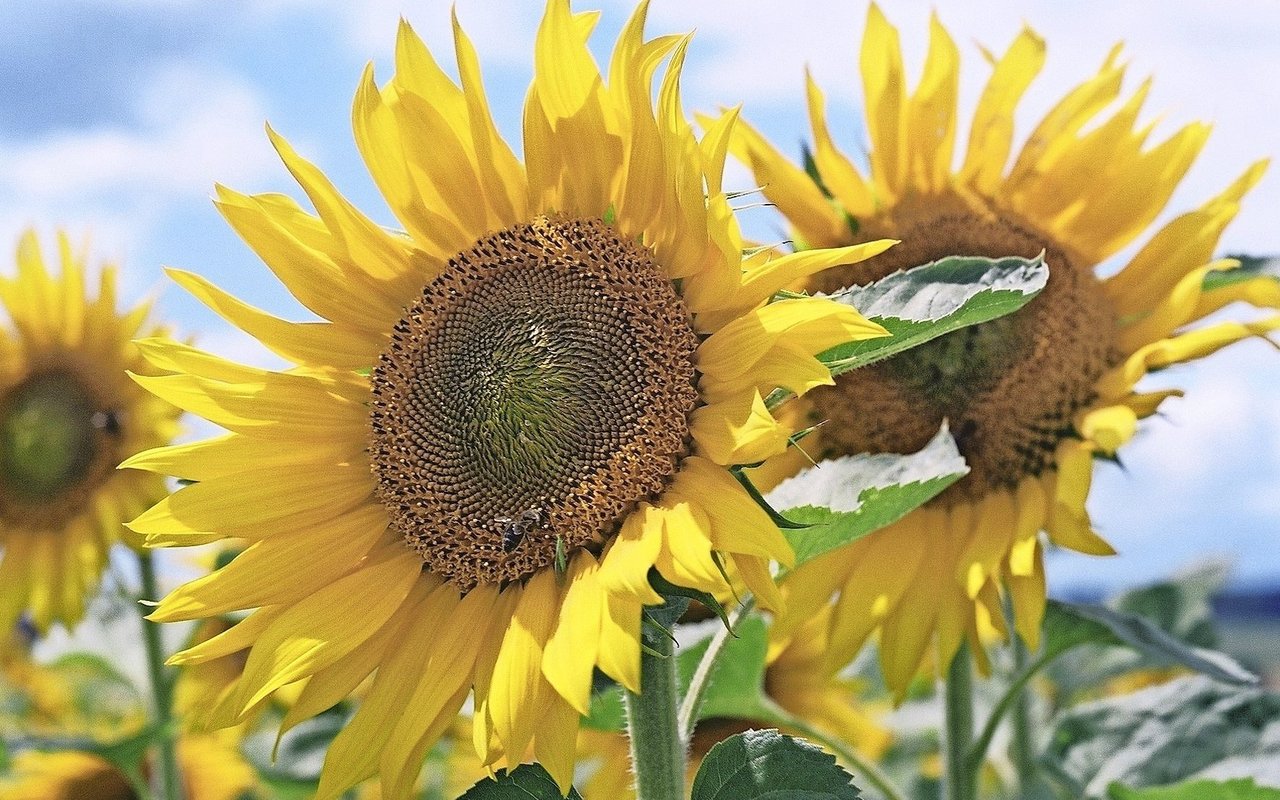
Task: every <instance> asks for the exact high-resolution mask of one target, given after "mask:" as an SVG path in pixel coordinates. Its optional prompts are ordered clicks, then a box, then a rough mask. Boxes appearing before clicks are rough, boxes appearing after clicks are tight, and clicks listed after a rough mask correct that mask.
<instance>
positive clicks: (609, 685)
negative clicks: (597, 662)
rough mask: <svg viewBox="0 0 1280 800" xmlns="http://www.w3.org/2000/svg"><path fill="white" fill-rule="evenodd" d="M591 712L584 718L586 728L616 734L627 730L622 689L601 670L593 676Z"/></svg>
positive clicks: (583, 722) (583, 723)
mask: <svg viewBox="0 0 1280 800" xmlns="http://www.w3.org/2000/svg"><path fill="white" fill-rule="evenodd" d="M590 711H591V713H590V714H588V715H587V716H585V717H583V718H582V725H583V727H585V728H591V729H593V730H597V731H610V732H614V733H622V732H623V731H625V730H626V728H627V712H626V710H625V709H624V708H623V704H622V687H621V686H619V685H618V684H617V683H615V682H614V681H613V680H612V679H610V678H609V677H607V676H606V675H605V674H604V673H603V672H600V671H599V670H597V671H596V673H595V674H594V675H593V676H592V685H591V708H590Z"/></svg>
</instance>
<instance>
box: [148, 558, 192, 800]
mask: <svg viewBox="0 0 1280 800" xmlns="http://www.w3.org/2000/svg"><path fill="white" fill-rule="evenodd" d="M138 564H139V566H140V567H141V572H142V596H143V599H145V600H155V599H157V598H158V596H159V588H158V585H157V582H156V565H155V562H154V561H153V559H152V556H151V553H150V552H148V551H145V550H144V551H142V552H141V553H139V554H138ZM143 608H144V610H145V606H144V607H143ZM142 636H143V640H144V641H145V643H146V649H147V672H148V675H149V677H150V679H151V696H152V699H153V702H154V704H155V715H156V716H155V720H156V727H157V728H158V729H159V732H160V733H159V739H158V741H157V742H156V744H157V748H158V749H159V751H160V757H159V760H158V763H157V765H156V775H155V776H153V781H152V782H153V783H158V785H159V787H160V789H159V792H158V793H157V796H159V797H161V798H163V800H182V781H181V779H180V776H179V774H178V751H177V745H176V743H175V742H174V735H175V726H174V721H173V687H172V685H171V684H170V683H169V676H168V675H166V674H165V669H164V645H163V643H162V642H161V640H160V625H159V624H158V623H155V622H151V621H149V620H147V619H146V615H145V613H144V614H143V620H142Z"/></svg>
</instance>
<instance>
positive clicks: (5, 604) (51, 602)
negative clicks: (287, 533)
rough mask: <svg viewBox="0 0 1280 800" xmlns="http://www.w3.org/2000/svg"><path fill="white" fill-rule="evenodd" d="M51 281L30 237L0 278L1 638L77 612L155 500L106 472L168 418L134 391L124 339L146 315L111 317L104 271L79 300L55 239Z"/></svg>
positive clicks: (142, 486) (163, 434) (139, 478)
mask: <svg viewBox="0 0 1280 800" xmlns="http://www.w3.org/2000/svg"><path fill="white" fill-rule="evenodd" d="M57 251H58V257H59V261H60V262H61V274H53V273H52V272H51V271H50V270H49V269H48V267H47V266H46V262H45V258H44V256H43V254H42V253H41V250H40V246H39V242H38V241H37V239H36V236H35V234H34V232H30V231H29V232H27V233H26V234H24V235H23V236H22V239H21V241H20V243H19V245H18V255H17V274H16V275H15V276H13V277H0V303H3V305H4V307H5V310H6V311H7V312H8V318H9V326H8V327H7V328H6V329H5V330H3V331H0V549H3V556H2V558H0V583H3V584H4V586H5V587H6V589H5V591H4V593H3V596H2V597H0V629H4V630H9V629H11V628H12V626H13V623H14V621H15V620H16V619H17V618H18V617H19V615H21V614H23V612H28V611H29V612H30V614H31V618H32V620H33V621H34V623H35V626H36V628H37V629H38V630H39V631H40V632H44V631H45V630H47V629H48V627H49V625H50V624H51V623H52V622H54V621H58V622H62V623H64V624H71V623H74V622H75V621H77V620H78V619H79V618H80V616H81V614H82V613H83V606H84V600H85V597H86V595H87V593H88V592H89V591H90V590H91V589H92V587H93V586H94V585H95V584H96V583H97V580H98V576H99V573H100V572H101V570H102V567H103V564H104V563H105V558H106V551H107V549H108V548H109V547H110V545H111V544H112V543H114V542H115V541H117V540H118V539H119V537H120V535H121V533H122V532H123V531H124V529H123V527H122V523H123V522H124V521H125V520H127V519H129V518H130V517H132V516H133V515H135V514H137V513H138V511H139V510H141V509H143V508H145V507H147V506H148V505H150V504H151V503H154V502H155V501H156V500H157V499H159V498H160V497H162V496H163V495H164V493H165V487H164V482H163V480H162V479H160V478H158V477H157V476H155V475H148V474H146V473H143V472H137V471H126V472H117V471H116V464H118V463H120V461H122V460H123V459H124V458H125V457H127V456H129V455H132V454H133V453H136V452H138V451H140V450H144V449H147V448H150V447H155V446H157V445H160V444H163V443H165V442H167V441H169V439H170V438H171V437H172V436H173V435H174V433H175V432H176V419H177V415H178V411H177V410H176V409H175V408H173V407H172V406H170V405H169V404H167V403H164V402H162V401H160V400H158V399H156V398H154V397H152V396H150V395H149V394H147V393H146V392H143V391H141V390H140V389H139V388H138V387H137V386H136V385H134V384H133V383H132V382H131V381H130V380H129V379H128V377H127V376H126V375H125V371H126V370H131V369H132V370H147V369H149V368H148V367H146V366H145V364H144V362H143V361H142V359H141V357H140V355H139V354H138V352H137V351H136V349H135V348H134V347H133V346H132V345H131V344H130V343H129V340H130V339H131V338H132V337H134V336H136V335H138V334H139V333H140V332H141V331H142V330H143V328H144V325H145V324H146V316H147V306H146V305H142V306H139V307H137V308H134V309H131V310H128V311H123V312H121V311H117V310H116V290H115V273H114V271H113V270H112V269H110V268H105V269H103V270H102V272H101V277H100V279H99V285H98V289H97V296H96V297H90V296H87V295H86V292H85V273H86V270H85V259H84V257H83V255H82V254H80V253H78V252H76V251H75V249H74V248H73V246H72V244H71V242H70V240H69V239H68V238H67V237H66V235H63V234H60V235H59V236H58V248H57Z"/></svg>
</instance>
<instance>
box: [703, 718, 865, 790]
mask: <svg viewBox="0 0 1280 800" xmlns="http://www.w3.org/2000/svg"><path fill="white" fill-rule="evenodd" d="M859 797H861V795H860V794H859V793H858V789H857V787H855V786H854V785H853V783H852V778H851V776H850V775H849V773H848V772H845V771H844V769H842V768H841V767H840V766H839V765H838V764H836V759H835V756H832V755H829V754H827V753H825V752H823V751H822V750H821V749H819V748H817V747H815V746H814V745H812V744H809V743H808V742H806V741H804V740H803V739H796V738H793V737H791V736H784V735H782V734H780V733H778V732H777V731H775V730H765V731H747V732H746V733H739V734H735V735H734V736H730V737H729V738H728V739H725V740H724V741H722V742H720V743H719V744H717V745H716V746H715V747H712V748H711V750H710V751H709V752H708V753H707V755H706V757H705V758H703V759H702V767H701V768H700V769H699V770H698V774H697V777H695V778H694V779H693V800H758V799H759V800H763V799H764V798H768V800H858V798H859Z"/></svg>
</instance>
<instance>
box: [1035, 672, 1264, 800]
mask: <svg viewBox="0 0 1280 800" xmlns="http://www.w3.org/2000/svg"><path fill="white" fill-rule="evenodd" d="M1040 761H1041V766H1042V767H1043V768H1044V769H1045V770H1047V771H1048V772H1049V773H1050V774H1052V775H1054V776H1056V777H1057V779H1058V780H1059V781H1060V782H1062V783H1063V784H1064V787H1065V788H1066V789H1067V792H1068V794H1069V796H1071V797H1081V798H1103V797H1106V796H1107V789H1108V787H1110V786H1111V785H1112V784H1113V783H1117V782H1118V783H1120V784H1122V785H1124V786H1129V787H1137V788H1140V787H1146V786H1165V785H1169V784H1174V783H1178V782H1180V781H1184V780H1198V779H1213V780H1222V779H1228V778H1238V777H1254V778H1256V779H1259V780H1262V779H1264V778H1265V779H1266V780H1267V781H1268V782H1269V783H1270V782H1274V783H1277V784H1280V696H1277V695H1274V694H1270V693H1267V692H1264V691H1262V690H1261V689H1256V688H1241V687H1238V686H1229V685H1226V684H1222V683H1217V682H1215V681H1212V680H1210V679H1209V678H1207V677H1205V676H1203V675H1192V676H1187V677H1184V678H1179V679H1177V680H1174V681H1170V682H1168V683H1165V684H1161V685H1159V686H1155V687H1152V688H1149V689H1144V690H1142V691H1138V692H1133V693H1131V694H1127V695H1121V696H1118V697H1107V698H1104V699H1102V700H1096V701H1093V702H1090V703H1086V704H1083V705H1080V706H1076V707H1074V708H1071V709H1068V710H1067V711H1064V712H1062V713H1061V714H1059V715H1058V717H1057V718H1056V719H1055V720H1054V723H1053V729H1052V732H1051V735H1050V739H1049V744H1048V748H1047V750H1046V752H1045V753H1044V754H1043V756H1042V757H1041V759H1040Z"/></svg>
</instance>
